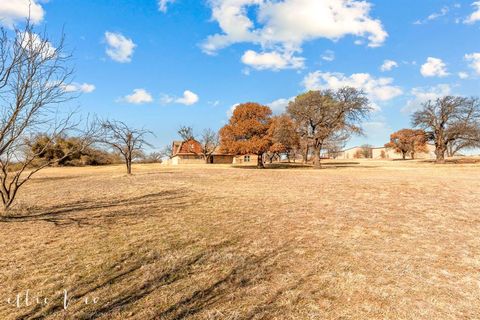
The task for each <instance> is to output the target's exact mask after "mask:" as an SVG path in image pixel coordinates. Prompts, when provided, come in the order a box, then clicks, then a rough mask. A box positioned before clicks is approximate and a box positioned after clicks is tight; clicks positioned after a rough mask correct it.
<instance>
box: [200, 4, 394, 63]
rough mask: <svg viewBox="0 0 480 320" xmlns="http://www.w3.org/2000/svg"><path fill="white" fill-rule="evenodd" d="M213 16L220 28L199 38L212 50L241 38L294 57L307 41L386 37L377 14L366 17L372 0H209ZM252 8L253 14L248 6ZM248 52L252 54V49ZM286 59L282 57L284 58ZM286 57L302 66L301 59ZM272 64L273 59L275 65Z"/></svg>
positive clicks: (377, 41) (373, 43) (375, 42)
mask: <svg viewBox="0 0 480 320" xmlns="http://www.w3.org/2000/svg"><path fill="white" fill-rule="evenodd" d="M209 4H210V6H211V8H212V19H213V20H214V21H216V22H217V23H218V24H219V26H220V29H221V30H222V33H218V34H214V35H211V36H209V37H208V38H207V39H206V40H205V42H204V43H203V44H202V48H203V50H204V51H205V52H206V53H209V54H214V53H216V52H217V51H218V50H220V49H222V48H225V47H227V46H229V45H232V44H235V43H241V42H247V43H253V44H257V45H260V46H261V47H262V49H263V50H264V51H276V52H277V53H278V55H279V56H282V55H287V56H290V57H294V55H295V53H299V52H301V48H302V44H303V43H304V42H305V41H309V40H314V39H318V38H327V39H331V40H334V41H336V40H338V39H340V38H342V37H344V36H347V35H354V36H357V37H362V38H366V40H367V41H368V45H369V46H370V47H378V46H380V45H382V44H383V43H384V41H385V40H386V38H387V36H388V34H387V32H386V31H385V30H384V28H383V26H382V23H381V21H380V20H377V19H373V18H371V17H370V10H371V4H370V3H369V2H368V1H358V0H284V1H274V0H209ZM252 8H254V9H255V13H256V14H255V15H254V16H252V15H251V14H249V13H251V12H252V11H251V9H252ZM250 55H252V54H251V53H250ZM284 60H285V59H284ZM298 61H299V60H297V63H294V64H292V63H289V64H286V65H287V66H289V67H293V66H295V67H297V68H301V67H302V66H303V63H298ZM273 66H274V67H276V65H275V64H274V65H273Z"/></svg>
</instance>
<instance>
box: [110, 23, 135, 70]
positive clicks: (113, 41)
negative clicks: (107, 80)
mask: <svg viewBox="0 0 480 320" xmlns="http://www.w3.org/2000/svg"><path fill="white" fill-rule="evenodd" d="M105 41H106V42H107V49H106V51H105V52H106V53H107V55H108V56H109V57H110V58H112V60H114V61H117V62H121V63H125V62H130V61H132V55H133V50H134V49H135V47H136V46H137V45H136V44H135V43H133V41H132V39H128V38H127V37H125V36H124V35H122V34H121V33H114V32H109V31H107V32H105Z"/></svg>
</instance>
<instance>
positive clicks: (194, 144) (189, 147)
mask: <svg viewBox="0 0 480 320" xmlns="http://www.w3.org/2000/svg"><path fill="white" fill-rule="evenodd" d="M201 153H202V146H201V145H200V143H199V142H198V141H197V140H195V139H188V140H185V141H173V144H172V156H176V155H179V154H183V155H197V154H201Z"/></svg>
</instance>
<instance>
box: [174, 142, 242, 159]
mask: <svg viewBox="0 0 480 320" xmlns="http://www.w3.org/2000/svg"><path fill="white" fill-rule="evenodd" d="M233 159H234V155H232V154H227V153H224V152H221V150H220V148H218V147H217V148H216V149H215V151H214V152H213V154H212V155H211V156H210V157H209V158H208V161H206V159H205V158H204V156H203V154H202V146H201V144H200V143H199V142H198V141H197V140H195V139H189V140H186V141H173V143H172V156H171V157H170V159H169V161H168V163H169V164H172V165H179V164H205V163H211V164H232V163H233Z"/></svg>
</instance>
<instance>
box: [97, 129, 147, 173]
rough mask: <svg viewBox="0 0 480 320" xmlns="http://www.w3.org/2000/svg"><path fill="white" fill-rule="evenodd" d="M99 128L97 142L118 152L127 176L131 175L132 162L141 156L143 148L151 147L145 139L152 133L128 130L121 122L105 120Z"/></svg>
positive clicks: (141, 130)
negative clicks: (99, 134)
mask: <svg viewBox="0 0 480 320" xmlns="http://www.w3.org/2000/svg"><path fill="white" fill-rule="evenodd" d="M101 127H102V131H103V132H102V137H101V138H100V139H99V142H101V143H104V144H106V145H108V146H110V147H111V148H113V149H114V150H116V151H118V152H120V154H121V155H122V157H123V158H124V160H125V165H126V166H127V174H132V161H133V160H134V159H135V158H137V157H139V156H140V155H141V153H142V149H143V147H144V146H150V147H151V146H152V145H151V144H149V143H148V142H147V141H146V140H145V137H146V136H147V135H150V134H152V135H153V133H152V132H151V131H148V130H144V129H134V128H130V127H129V126H128V125H126V124H125V123H124V122H122V121H111V120H106V121H103V122H102V124H101Z"/></svg>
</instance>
